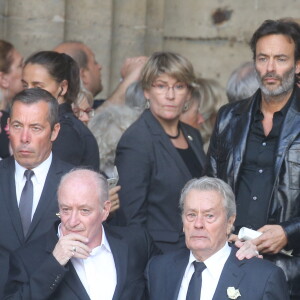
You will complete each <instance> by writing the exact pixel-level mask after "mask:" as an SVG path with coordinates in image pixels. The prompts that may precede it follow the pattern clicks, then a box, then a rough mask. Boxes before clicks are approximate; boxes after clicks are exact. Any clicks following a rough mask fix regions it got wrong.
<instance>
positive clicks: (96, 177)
mask: <svg viewBox="0 0 300 300" xmlns="http://www.w3.org/2000/svg"><path fill="white" fill-rule="evenodd" d="M75 177H80V178H82V179H83V180H87V179H88V182H90V183H94V184H95V187H96V189H95V193H97V195H98V197H99V203H100V205H103V204H104V202H105V201H107V200H109V192H108V183H107V179H106V178H105V177H104V176H103V175H102V174H100V173H98V172H95V171H93V170H90V169H87V168H74V169H72V170H71V171H69V172H68V173H66V174H65V175H64V176H63V177H62V178H61V180H60V183H59V186H58V189H57V194H59V192H60V189H61V188H62V186H63V185H64V184H65V182H66V181H69V180H70V179H72V178H75Z"/></svg>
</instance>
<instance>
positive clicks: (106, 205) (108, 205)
mask: <svg viewBox="0 0 300 300" xmlns="http://www.w3.org/2000/svg"><path fill="white" fill-rule="evenodd" d="M110 208H111V202H110V200H107V201H105V202H104V205H103V217H102V222H104V221H105V220H106V219H107V217H108V215H109V212H110Z"/></svg>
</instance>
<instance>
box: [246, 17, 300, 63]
mask: <svg viewBox="0 0 300 300" xmlns="http://www.w3.org/2000/svg"><path fill="white" fill-rule="evenodd" d="M270 34H283V35H285V36H287V37H289V38H290V39H292V40H293V42H294V44H295V60H299V59H300V25H299V24H298V23H296V22H295V21H293V20H292V19H279V20H265V21H264V22H263V23H262V24H261V25H260V27H259V28H258V29H257V30H256V31H255V32H254V34H253V36H252V38H251V41H250V47H251V50H252V53H253V59H255V57H256V44H257V41H258V40H259V39H260V38H262V37H264V36H267V35H270Z"/></svg>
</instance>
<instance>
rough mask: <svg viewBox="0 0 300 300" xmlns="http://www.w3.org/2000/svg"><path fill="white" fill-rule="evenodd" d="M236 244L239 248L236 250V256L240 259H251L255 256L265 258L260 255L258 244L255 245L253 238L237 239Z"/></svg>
mask: <svg viewBox="0 0 300 300" xmlns="http://www.w3.org/2000/svg"><path fill="white" fill-rule="evenodd" d="M235 246H236V247H237V248H239V250H238V251H237V252H236V257H237V258H238V259H239V260H243V259H245V258H246V259H249V258H252V257H254V256H256V257H259V258H263V257H262V255H259V253H258V250H257V247H256V245H254V244H253V243H252V241H251V240H249V241H241V240H236V242H235Z"/></svg>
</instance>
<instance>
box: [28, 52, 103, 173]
mask: <svg viewBox="0 0 300 300" xmlns="http://www.w3.org/2000/svg"><path fill="white" fill-rule="evenodd" d="M22 82H23V85H24V87H25V88H32V87H39V88H42V89H45V90H47V91H48V92H49V93H51V94H52V96H54V97H55V98H56V99H57V101H58V103H59V122H60V126H61V127H60V131H59V134H58V137H57V139H56V140H55V142H54V143H53V153H54V154H56V155H57V156H58V157H59V158H60V159H62V160H64V161H66V162H69V163H71V164H73V165H75V166H79V165H80V166H87V167H91V168H93V169H94V170H99V163H100V162H99V149H98V146H97V142H96V139H95V137H94V136H93V134H92V133H91V131H90V130H89V129H88V128H87V127H86V126H85V125H84V124H83V123H82V122H81V121H80V120H78V119H77V118H76V117H75V115H74V113H73V111H72V104H73V103H74V101H75V100H76V99H77V96H78V92H79V87H80V78H79V68H78V65H77V63H76V62H75V61H74V60H73V59H72V58H71V57H70V56H69V55H66V54H64V53H57V52H54V51H41V52H38V53H35V54H33V55H32V56H30V57H29V58H28V59H27V60H26V61H25V66H24V70H23V79H22Z"/></svg>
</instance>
